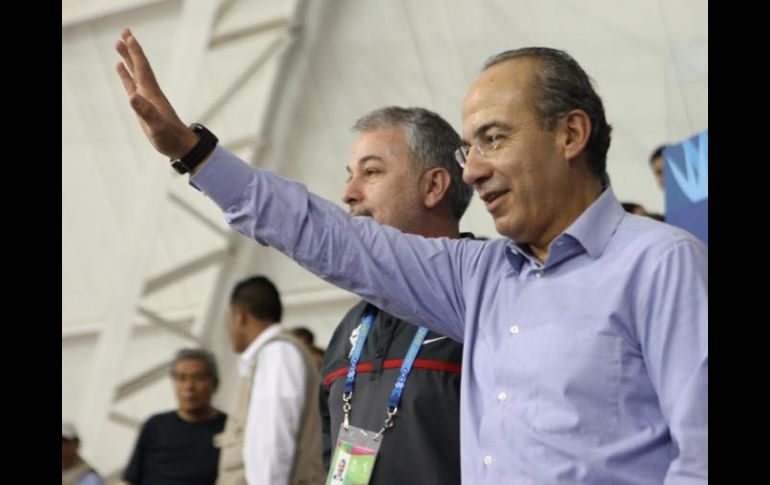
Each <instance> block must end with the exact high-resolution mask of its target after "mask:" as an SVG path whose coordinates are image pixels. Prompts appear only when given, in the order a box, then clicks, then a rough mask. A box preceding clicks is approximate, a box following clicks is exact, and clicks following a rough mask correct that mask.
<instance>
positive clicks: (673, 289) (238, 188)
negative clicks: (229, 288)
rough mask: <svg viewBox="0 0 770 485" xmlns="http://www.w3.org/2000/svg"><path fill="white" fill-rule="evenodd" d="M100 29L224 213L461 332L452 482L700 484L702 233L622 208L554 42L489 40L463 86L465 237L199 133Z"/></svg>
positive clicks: (576, 78)
mask: <svg viewBox="0 0 770 485" xmlns="http://www.w3.org/2000/svg"><path fill="white" fill-rule="evenodd" d="M116 47H117V49H118V52H119V53H120V54H121V55H122V56H123V58H124V60H125V63H126V65H127V66H128V67H126V65H123V64H121V65H120V67H119V68H118V69H119V74H120V77H121V79H122V81H123V84H124V87H125V89H126V91H127V93H128V95H129V98H130V101H131V105H132V107H133V109H134V111H135V112H136V114H137V115H138V116H139V118H140V119H141V120H142V121H143V128H144V129H145V132H146V134H147V136H148V138H149V139H150V140H151V142H152V143H153V144H154V146H155V147H156V149H157V150H158V151H160V152H161V153H163V154H165V155H167V156H169V157H170V158H172V159H179V160H182V161H183V162H184V163H183V165H184V168H185V169H188V170H189V171H190V172H191V173H192V176H191V179H190V182H191V184H192V185H193V186H194V187H196V188H198V189H199V190H201V191H202V192H204V193H205V194H206V195H208V196H209V197H210V198H212V199H213V200H214V201H215V202H216V203H217V204H218V205H219V207H220V208H221V209H222V210H223V211H224V213H225V216H226V218H227V220H228V221H229V222H230V224H231V225H232V226H233V227H234V228H235V229H237V230H239V231H240V232H242V233H243V234H245V235H247V236H249V237H252V238H254V239H256V240H258V241H259V242H261V243H263V244H268V245H270V246H273V247H275V248H277V249H279V250H281V251H283V252H284V253H286V254H288V255H290V256H291V257H293V258H294V259H295V260H297V261H298V262H300V263H301V264H302V265H303V266H305V267H306V268H309V269H311V270H312V271H314V272H316V273H317V274H319V275H321V276H322V277H323V278H324V279H326V280H327V281H329V282H331V283H334V284H336V285H338V286H341V287H343V288H346V289H348V290H350V291H353V292H355V293H357V294H359V295H361V296H362V297H363V298H365V299H367V300H369V301H371V302H372V303H374V304H376V305H377V306H379V307H381V308H383V309H385V310H386V311H388V312H390V313H392V314H394V315H396V316H398V317H400V318H403V319H405V320H407V321H411V322H414V323H420V324H422V325H425V326H427V327H428V328H430V329H431V330H434V331H437V332H439V333H441V334H444V335H447V336H449V337H450V338H453V339H456V340H457V341H460V342H463V343H464V354H463V383H462V393H461V456H462V465H461V466H462V479H463V482H465V483H472V484H499V483H537V484H545V483H629V484H648V483H664V482H665V483H669V484H673V483H707V481H708V404H707V402H708V317H707V314H708V256H707V251H706V248H705V247H704V246H703V244H701V243H700V242H699V241H698V240H697V239H695V238H694V237H693V236H692V235H690V234H688V233H686V232H684V231H681V230H678V229H676V228H673V227H671V226H668V225H665V224H661V223H659V222H657V221H654V220H652V219H649V218H644V217H639V216H634V215H627V214H626V213H625V212H624V211H623V208H622V207H621V205H620V203H619V202H618V200H617V199H616V197H615V195H614V194H613V191H612V189H611V187H609V186H608V184H607V180H608V177H607V174H606V154H607V150H608V148H609V144H610V126H609V125H608V123H607V121H606V119H605V115H604V108H603V105H602V102H601V99H600V98H599V96H598V95H597V94H596V92H595V91H594V89H593V87H592V85H591V81H590V79H589V78H588V76H587V74H586V73H585V72H584V71H583V69H582V68H581V67H580V66H579V65H578V64H577V62H575V60H574V59H572V57H570V56H569V55H568V54H566V53H565V52H563V51H559V50H555V49H548V48H523V49H517V50H513V51H506V52H503V53H501V54H498V55H496V56H494V57H492V58H491V59H490V60H489V61H487V62H486V63H485V65H484V68H483V69H482V72H481V74H480V75H479V77H478V78H477V80H476V81H474V83H473V84H472V85H471V86H470V88H469V89H468V92H467V94H466V96H465V99H464V101H463V104H462V119H463V130H462V134H463V138H464V139H465V140H466V141H467V142H468V148H463V149H461V150H459V151H458V153H457V155H458V158H459V160H458V161H459V162H460V163H461V164H463V165H464V172H463V178H464V180H465V181H466V182H467V183H468V184H471V185H473V186H474V188H475V189H476V191H477V192H478V194H479V196H480V198H481V200H482V201H483V202H484V204H485V206H486V209H487V211H488V212H489V213H490V215H491V216H492V217H493V219H494V222H495V227H496V229H497V231H498V232H499V233H500V234H501V235H502V236H504V237H503V238H501V239H497V240H492V241H474V240H465V239H460V240H451V239H446V238H443V239H437V238H432V239H431V238H422V237H419V236H415V235H410V234H403V233H401V232H399V231H396V230H393V229H390V228H388V227H383V226H379V225H377V224H376V223H375V222H374V221H371V220H368V219H364V218H357V217H350V216H349V215H348V214H346V213H345V212H344V211H342V210H341V209H340V208H338V207H337V206H335V205H334V204H333V203H331V202H329V201H326V200H323V199H321V198H319V197H317V196H315V195H313V194H311V193H309V192H308V191H307V189H306V188H305V187H304V186H303V185H302V184H299V183H297V182H293V181H288V180H285V179H281V178H280V177H277V176H275V175H273V174H270V173H268V172H265V171H261V170H258V169H256V168H254V167H251V166H249V165H248V164H246V163H245V162H242V161H240V160H238V159H237V158H236V157H235V156H234V155H232V154H230V153H229V152H228V151H227V150H225V149H223V148H221V147H216V148H214V146H215V144H216V143H215V141H214V140H215V138H212V136H211V135H210V133H207V132H206V131H204V130H203V129H201V127H199V126H197V125H196V126H195V127H194V128H195V129H188V128H186V127H185V126H184V124H183V123H182V122H181V121H180V120H179V119H178V117H177V116H176V114H175V113H174V111H173V109H172V108H171V106H170V105H169V103H168V101H167V100H166V98H165V97H164V96H163V94H162V92H161V90H160V88H159V87H158V85H157V82H156V81H155V79H154V77H152V75H151V71H150V70H149V64H148V62H147V60H146V58H145V57H144V55H143V54H142V52H141V49H140V48H139V45H138V43H137V42H136V39H135V38H133V36H132V35H131V34H130V32H129V31H127V30H126V31H124V33H123V36H122V39H121V41H119V43H118V45H117V46H116ZM129 68H130V69H131V71H129ZM177 165H179V164H178V163H177ZM287 221H291V222H290V223H287Z"/></svg>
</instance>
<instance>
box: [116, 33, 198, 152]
mask: <svg viewBox="0 0 770 485" xmlns="http://www.w3.org/2000/svg"><path fill="white" fill-rule="evenodd" d="M115 49H116V50H117V51H118V54H120V56H121V57H122V58H123V62H120V63H118V65H117V70H118V75H120V80H121V81H122V82H123V87H124V88H125V89H126V93H127V94H128V99H129V101H130V103H131V107H132V108H133V109H134V112H135V113H136V115H137V117H138V118H139V122H140V124H141V125H142V129H143V130H144V133H145V134H146V135H147V138H148V139H149V140H150V142H151V143H152V145H153V146H154V147H155V149H156V150H158V151H159V152H160V153H162V154H164V155H166V156H167V157H169V158H179V157H181V156H183V155H184V154H186V153H187V152H189V151H190V150H191V149H192V147H193V146H195V144H196V142H197V141H198V135H196V134H195V133H193V131H192V130H190V129H189V128H188V127H187V126H186V125H185V124H184V123H183V122H182V120H180V119H179V116H177V114H176V111H174V108H173V107H172V106H171V103H169V101H168V99H166V96H165V95H164V94H163V91H161V89H160V86H159V85H158V81H157V80H156V79H155V74H154V73H153V72H152V67H151V66H150V62H149V61H148V60H147V56H145V55H144V51H143V50H142V46H141V45H139V41H137V40H136V38H135V37H134V34H132V33H131V31H130V30H129V29H124V30H123V32H122V33H121V34H120V40H118V42H117V43H116V44H115Z"/></svg>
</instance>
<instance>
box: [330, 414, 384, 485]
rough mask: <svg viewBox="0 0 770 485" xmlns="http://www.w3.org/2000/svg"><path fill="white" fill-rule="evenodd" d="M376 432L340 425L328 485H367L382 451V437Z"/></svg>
mask: <svg viewBox="0 0 770 485" xmlns="http://www.w3.org/2000/svg"><path fill="white" fill-rule="evenodd" d="M376 435H377V433H375V432H374V431H367V430H365V429H361V428H356V427H355V426H348V429H345V425H344V424H341V425H340V430H339V433H338V434H337V444H336V445H335V447H334V454H333V455H332V460H331V464H330V466H329V475H328V476H327V477H326V485H367V484H368V483H369V478H371V476H372V470H374V462H375V460H377V453H379V451H380V444H381V443H382V435H380V436H379V437H378V438H377V440H375V439H374V437H375V436H376Z"/></svg>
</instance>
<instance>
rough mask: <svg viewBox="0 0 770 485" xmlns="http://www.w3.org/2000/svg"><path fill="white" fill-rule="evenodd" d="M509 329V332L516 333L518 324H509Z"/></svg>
mask: <svg viewBox="0 0 770 485" xmlns="http://www.w3.org/2000/svg"><path fill="white" fill-rule="evenodd" d="M510 330H511V333H512V334H513V335H516V334H517V333H519V326H518V325H515V324H514V325H511V328H510Z"/></svg>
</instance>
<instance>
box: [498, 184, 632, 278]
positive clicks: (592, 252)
mask: <svg viewBox="0 0 770 485" xmlns="http://www.w3.org/2000/svg"><path fill="white" fill-rule="evenodd" d="M624 215H625V211H624V210H623V206H621V205H620V202H618V199H617V198H616V197H615V193H614V192H613V191H612V188H611V187H607V188H606V189H605V190H604V192H602V194H601V195H599V197H598V198H597V199H596V200H595V201H594V202H593V203H592V204H591V205H590V206H588V208H587V209H586V210H585V211H583V213H582V214H580V216H578V218H577V219H575V220H574V221H573V222H572V224H570V225H569V227H567V229H566V230H565V231H564V232H563V233H562V234H560V235H559V236H557V237H556V238H555V239H554V241H557V240H559V239H567V240H574V241H576V242H577V243H578V244H579V245H580V246H582V248H583V249H584V250H585V252H586V253H588V255H589V256H590V257H591V258H592V259H596V258H598V257H599V256H601V254H602V252H603V251H604V248H605V247H606V246H607V243H608V242H609V240H610V238H611V237H612V235H613V234H614V233H615V230H616V229H617V227H618V224H620V221H621V220H622V219H623V216H624ZM570 242H571V241H570ZM552 253H553V244H552V245H551V251H549V255H548V259H549V261H546V264H547V263H549V262H550V260H551V259H552ZM507 256H508V261H509V262H510V263H511V265H512V266H513V268H514V269H515V270H516V271H521V267H522V266H523V265H524V262H525V261H526V260H529V261H530V263H532V264H534V265H536V266H539V265H540V263H539V261H537V259H536V258H535V257H533V256H532V255H530V254H529V253H528V252H527V251H525V250H524V248H523V247H522V246H520V245H519V244H517V243H516V242H515V241H513V240H510V241H509V242H508V255H507Z"/></svg>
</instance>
